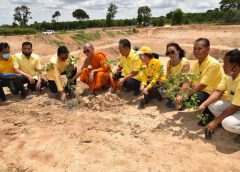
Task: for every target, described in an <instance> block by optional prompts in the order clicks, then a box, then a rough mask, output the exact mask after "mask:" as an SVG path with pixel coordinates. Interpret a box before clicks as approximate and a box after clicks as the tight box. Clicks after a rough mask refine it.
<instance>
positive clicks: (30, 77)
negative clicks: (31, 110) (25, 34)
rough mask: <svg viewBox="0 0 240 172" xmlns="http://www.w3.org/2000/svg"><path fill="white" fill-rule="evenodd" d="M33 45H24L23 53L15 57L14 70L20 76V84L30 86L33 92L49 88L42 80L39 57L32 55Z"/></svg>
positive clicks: (26, 43) (27, 43) (25, 43)
mask: <svg viewBox="0 0 240 172" xmlns="http://www.w3.org/2000/svg"><path fill="white" fill-rule="evenodd" d="M32 51H33V49H32V43H31V42H24V43H23V44H22V53H17V54H15V55H14V62H13V68H14V71H15V72H16V73H17V74H19V76H20V79H19V83H20V84H21V85H23V84H26V83H27V84H28V88H29V89H30V90H31V91H36V90H41V88H43V87H46V86H47V82H46V81H45V80H44V79H43V78H42V71H41V70H42V66H41V63H40V58H39V56H38V55H36V54H33V53H32Z"/></svg>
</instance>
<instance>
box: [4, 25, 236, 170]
mask: <svg viewBox="0 0 240 172" xmlns="http://www.w3.org/2000/svg"><path fill="white" fill-rule="evenodd" d="M122 29H123V28H112V30H111V31H112V32H114V31H116V30H122ZM88 31H89V32H91V31H94V29H92V30H88ZM239 31H240V26H221V25H190V26H181V27H165V28H142V29H139V33H137V34H132V35H127V34H125V35H124V34H119V35H115V36H112V37H111V36H109V35H107V34H104V33H103V35H102V36H101V38H100V39H99V40H96V41H94V42H93V44H94V45H95V49H97V50H101V51H103V52H104V53H106V54H107V56H108V58H109V59H116V57H117V54H118V52H117V51H118V50H117V43H118V40H119V39H120V38H128V39H130V40H131V42H132V44H133V46H141V45H147V46H150V47H152V49H153V50H154V51H156V52H158V53H160V54H161V55H163V54H164V53H165V46H166V44H167V43H169V42H172V41H174V42H178V43H180V45H182V47H183V48H184V49H185V50H186V51H187V56H188V57H189V58H193V57H192V46H193V45H192V44H193V42H194V40H195V39H197V38H198V37H207V38H209V39H210V41H211V44H212V46H211V47H212V50H211V53H210V54H211V55H212V56H215V57H217V58H222V57H223V55H224V53H225V52H226V51H227V50H229V49H232V48H237V47H240V39H238V38H240V32H239ZM72 34H73V33H67V34H59V35H58V34H56V35H51V36H11V37H0V41H7V42H9V43H10V46H11V50H12V53H15V52H18V51H20V47H21V43H22V42H23V41H26V40H30V41H31V42H33V45H34V47H33V48H34V52H35V53H37V54H39V55H41V57H42V61H43V63H44V64H46V63H47V62H48V60H49V58H50V57H51V55H53V54H54V53H55V52H56V49H57V45H56V44H54V43H53V40H54V39H56V37H57V38H58V39H61V40H62V41H63V42H65V44H66V45H67V46H68V47H69V49H70V50H71V51H72V53H73V54H74V55H79V56H80V57H81V60H80V64H79V65H81V63H82V61H83V59H84V56H83V54H82V46H80V45H79V44H77V43H76V42H75V41H74V40H73V39H72V38H71V35H72ZM167 60H168V58H166V57H161V61H162V63H163V64H166V61H167ZM84 88H86V86H85V85H83V84H82V83H80V82H78V85H77V90H76V95H77V96H76V98H74V99H72V100H69V101H68V102H66V103H62V102H60V101H58V100H56V99H54V98H53V96H52V95H51V94H50V93H49V91H48V90H44V91H43V92H42V94H39V93H30V94H29V96H28V97H27V98H26V99H25V100H22V101H21V100H20V99H19V98H18V97H14V96H13V95H11V94H8V95H7V98H8V101H7V102H5V103H2V104H0V172H32V171H33V172H35V171H36V172H55V171H56V172H65V171H66V172H79V171H114V172H115V171H147V172H155V171H161V172H162V171H174V172H176V171H211V172H214V171H218V172H219V171H224V172H226V171H232V172H238V171H240V151H239V150H240V145H238V144H235V143H234V142H233V141H232V139H233V138H234V136H235V135H234V134H231V133H227V132H226V131H224V130H223V129H222V128H221V127H219V128H217V130H216V132H215V134H214V135H213V138H212V140H205V139H204V128H201V127H199V126H197V122H198V119H197V118H196V117H195V115H194V113H193V112H191V111H183V112H178V111H176V110H174V109H170V110H169V109H167V108H165V103H166V99H164V100H163V101H162V102H158V101H156V100H153V101H152V102H151V104H149V105H148V106H147V107H146V109H144V110H138V109H137V106H138V104H139V102H140V99H141V98H142V97H141V96H140V97H134V96H133V95H132V93H124V94H121V95H115V94H111V93H110V92H109V91H106V92H101V93H99V94H98V95H97V96H87V97H82V96H80V94H81V92H82V91H83V89H84Z"/></svg>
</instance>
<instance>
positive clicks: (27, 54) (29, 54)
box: [23, 53, 32, 57]
mask: <svg viewBox="0 0 240 172" xmlns="http://www.w3.org/2000/svg"><path fill="white" fill-rule="evenodd" d="M23 54H24V55H25V56H27V57H28V56H31V54H32V53H23Z"/></svg>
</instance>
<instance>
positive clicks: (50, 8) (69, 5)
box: [0, 0, 220, 25]
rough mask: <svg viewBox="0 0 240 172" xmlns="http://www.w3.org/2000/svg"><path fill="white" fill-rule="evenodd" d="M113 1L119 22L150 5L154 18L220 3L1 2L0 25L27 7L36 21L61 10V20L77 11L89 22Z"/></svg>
mask: <svg viewBox="0 0 240 172" xmlns="http://www.w3.org/2000/svg"><path fill="white" fill-rule="evenodd" d="M110 2H113V3H115V4H116V5H117V6H118V13H117V15H116V18H117V19H125V18H134V17H135V18H136V16H137V9H138V8H139V7H140V6H144V5H148V6H149V7H150V8H151V9H152V16H153V17H159V16H161V15H165V14H166V13H168V12H169V11H171V10H174V9H176V8H181V9H182V10H183V11H184V12H203V11H206V10H208V9H214V8H218V7H219V2H220V0H208V1H197V0H1V6H0V25H2V24H12V22H13V13H14V9H15V8H16V7H17V6H20V5H26V6H28V7H29V8H30V9H31V12H32V14H31V16H32V19H31V20H30V21H29V23H33V22H34V21H38V22H42V21H51V19H52V17H51V16H52V14H53V13H54V12H55V11H57V10H58V11H60V13H61V16H60V17H59V21H72V20H75V19H74V18H73V17H72V12H73V11H74V10H76V9H78V8H81V9H83V10H85V11H86V12H87V13H88V14H89V16H90V19H101V18H105V16H106V10H107V6H108V4H109V3H110Z"/></svg>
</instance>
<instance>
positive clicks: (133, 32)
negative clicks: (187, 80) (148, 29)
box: [124, 27, 139, 35]
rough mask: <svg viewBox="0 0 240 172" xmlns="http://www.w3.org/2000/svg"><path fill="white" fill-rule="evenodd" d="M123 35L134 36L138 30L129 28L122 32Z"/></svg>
mask: <svg viewBox="0 0 240 172" xmlns="http://www.w3.org/2000/svg"><path fill="white" fill-rule="evenodd" d="M124 32H125V33H127V34H128V35H133V34H136V33H139V30H138V29H137V28H135V27H134V28H132V29H131V28H129V29H128V30H125V31H124Z"/></svg>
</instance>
